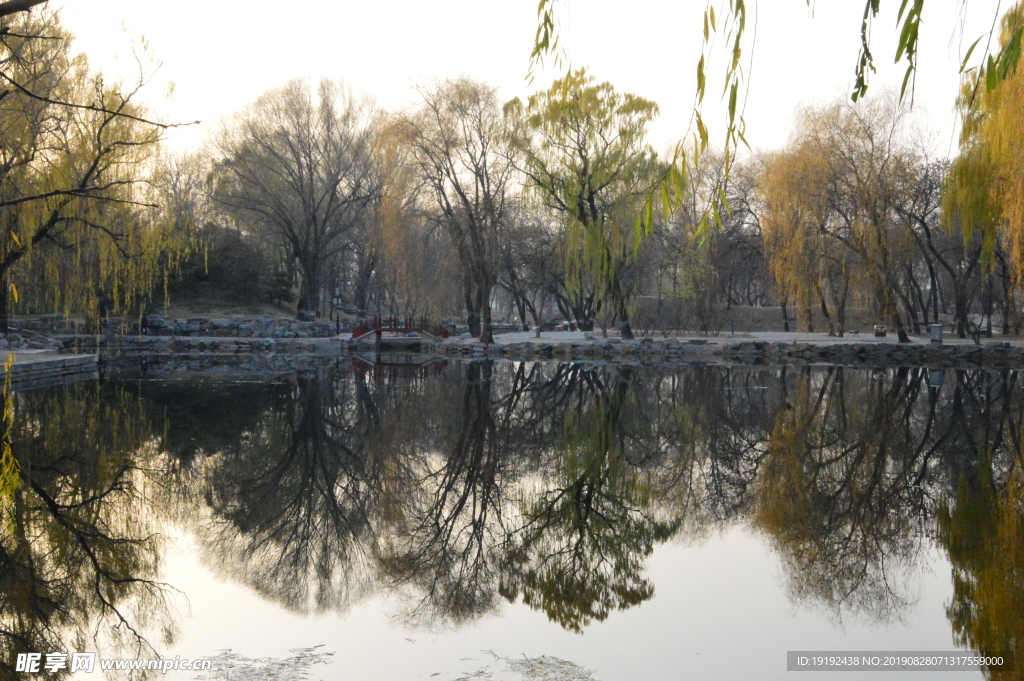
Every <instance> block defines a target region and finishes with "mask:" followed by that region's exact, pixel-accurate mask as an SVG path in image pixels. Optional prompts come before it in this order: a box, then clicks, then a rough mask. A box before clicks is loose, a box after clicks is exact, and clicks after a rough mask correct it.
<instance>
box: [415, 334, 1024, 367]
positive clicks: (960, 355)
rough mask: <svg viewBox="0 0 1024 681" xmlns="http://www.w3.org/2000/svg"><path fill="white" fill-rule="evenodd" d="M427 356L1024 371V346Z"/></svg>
mask: <svg viewBox="0 0 1024 681" xmlns="http://www.w3.org/2000/svg"><path fill="white" fill-rule="evenodd" d="M424 349H425V350H427V351H430V352H434V353H437V354H441V355H445V356H449V357H462V358H470V359H472V358H483V357H501V358H506V359H517V360H535V359H553V360H561V361H571V360H578V361H611V362H615V361H620V362H623V361H624V362H702V363H703V362H727V363H737V364H840V365H859V366H899V365H907V366H936V367H946V366H948V367H993V368H1008V367H1024V345H1020V344H1010V343H1005V342H988V343H984V344H982V345H975V344H973V343H972V344H943V343H934V344H925V343H911V344H899V343H879V342H869V343H856V342H843V343H827V342H823V343H800V342H768V341H742V340H739V339H735V340H733V339H729V340H726V339H719V340H714V341H709V340H704V339H690V340H687V339H679V338H670V339H653V338H642V339H638V340H633V341H619V340H617V339H612V340H597V339H594V340H580V341H554V342H541V341H523V342H514V343H494V344H491V345H483V344H480V343H467V342H464V341H454V342H453V341H444V342H439V343H436V344H433V345H431V346H427V347H425V348H424Z"/></svg>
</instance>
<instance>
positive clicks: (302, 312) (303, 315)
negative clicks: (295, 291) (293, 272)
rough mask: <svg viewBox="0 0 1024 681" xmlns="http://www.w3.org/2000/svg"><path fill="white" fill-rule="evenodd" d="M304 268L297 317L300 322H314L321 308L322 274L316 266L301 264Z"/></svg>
mask: <svg viewBox="0 0 1024 681" xmlns="http://www.w3.org/2000/svg"><path fill="white" fill-rule="evenodd" d="M300 265H301V266H302V287H301V289H300V293H299V303H298V305H297V306H296V308H297V309H296V315H295V316H296V317H297V318H298V319H299V320H300V321H312V319H310V317H312V318H313V319H315V318H316V311H317V309H318V308H319V307H320V276H319V275H320V273H319V271H318V268H317V266H316V265H315V264H312V263H300Z"/></svg>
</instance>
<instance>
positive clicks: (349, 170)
mask: <svg viewBox="0 0 1024 681" xmlns="http://www.w3.org/2000/svg"><path fill="white" fill-rule="evenodd" d="M368 109H369V106H368V103H367V102H366V101H365V100H362V99H359V98H356V97H355V96H353V95H352V93H351V92H350V91H349V90H348V89H346V88H345V87H344V86H343V85H341V84H339V83H336V82H332V81H329V80H322V81H321V82H320V84H319V86H318V87H317V89H316V92H315V93H314V91H313V89H312V88H311V86H310V84H309V83H308V82H306V81H303V80H292V81H290V82H288V83H287V84H285V85H284V86H283V87H280V88H277V89H274V90H270V91H268V92H267V93H265V94H264V95H263V96H262V97H260V98H259V99H258V100H256V102H255V103H254V104H252V105H250V106H249V107H247V108H246V109H244V110H243V111H242V112H241V113H239V114H238V115H236V116H235V117H234V118H233V119H232V120H231V121H229V122H228V123H227V124H226V125H225V126H224V127H223V129H222V130H221V133H220V136H219V139H218V140H217V142H216V150H217V154H218V157H219V158H218V162H217V170H216V171H215V172H216V186H215V189H214V196H215V199H216V201H217V202H218V203H219V204H220V205H221V206H222V207H224V208H225V209H226V210H227V211H228V212H229V214H231V215H233V216H234V217H235V219H236V220H238V221H239V222H240V223H243V226H245V227H248V228H252V229H255V230H262V231H264V232H265V233H266V234H267V235H268V236H270V237H271V238H274V239H277V240H279V242H280V243H281V244H282V245H283V246H284V247H285V248H286V249H287V251H288V252H289V253H290V257H291V258H292V259H294V262H295V263H296V265H297V267H298V271H299V273H300V274H301V276H302V285H301V289H300V294H299V304H298V316H299V318H300V319H307V320H311V319H313V318H315V316H316V310H317V308H318V307H319V303H320V291H321V288H322V287H323V286H324V285H325V284H326V283H327V280H328V278H329V277H328V272H327V270H328V268H329V264H330V263H331V262H332V261H335V260H336V259H337V258H338V256H339V255H340V254H341V253H342V252H344V251H345V250H346V249H347V248H348V246H349V245H350V241H351V238H352V235H353V231H354V230H355V228H356V227H357V226H359V225H360V224H361V223H362V221H364V220H366V219H369V216H370V215H371V214H372V209H373V207H374V205H375V202H376V201H377V199H378V195H379V186H380V178H379V173H378V172H377V170H376V168H375V164H374V162H373V155H372V152H371V144H370V137H371V133H370V128H369V125H368V121H367V116H366V114H367V113H368Z"/></svg>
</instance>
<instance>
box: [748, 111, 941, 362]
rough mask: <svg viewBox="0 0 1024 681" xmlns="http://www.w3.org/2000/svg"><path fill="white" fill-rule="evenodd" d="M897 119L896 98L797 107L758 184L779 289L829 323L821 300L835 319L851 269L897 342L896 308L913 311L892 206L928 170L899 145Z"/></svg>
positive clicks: (904, 243)
mask: <svg viewBox="0 0 1024 681" xmlns="http://www.w3.org/2000/svg"><path fill="white" fill-rule="evenodd" d="M905 112H906V109H905V108H904V107H902V106H901V105H900V104H899V102H898V101H897V100H896V99H895V98H887V99H882V100H876V101H873V102H868V103H864V102H862V103H860V104H856V105H854V104H847V103H845V102H839V103H835V104H832V105H829V106H823V107H810V108H807V109H805V110H804V111H803V112H802V113H801V117H800V122H799V124H798V129H799V133H798V134H797V135H796V136H795V137H794V138H793V140H792V142H791V143H790V146H789V147H788V149H787V150H786V152H785V153H784V154H782V155H780V156H779V157H777V161H776V165H777V167H776V168H775V170H774V176H773V173H772V172H770V173H768V178H769V182H768V183H767V187H768V195H769V197H774V198H772V199H771V200H769V202H768V204H767V207H768V214H769V219H768V223H769V225H770V226H772V225H774V227H775V232H776V234H775V236H774V237H773V239H772V240H771V241H773V243H774V244H775V245H774V247H773V248H771V249H770V250H771V252H772V258H773V269H774V270H775V271H776V273H777V277H778V278H779V283H780V284H781V285H783V287H784V288H785V287H787V286H788V287H789V289H790V290H791V291H792V292H793V293H798V294H799V295H802V296H804V302H805V304H807V301H808V300H814V299H817V301H818V302H819V303H820V304H821V305H822V310H823V312H824V313H825V316H826V318H828V319H829V321H830V324H832V315H831V314H830V313H829V311H828V308H827V305H826V301H827V299H828V298H832V300H833V301H834V304H835V309H836V311H838V312H840V313H841V311H842V308H843V307H844V306H845V299H846V295H847V292H848V290H849V287H850V283H851V273H852V272H853V271H854V270H856V274H857V279H860V280H861V281H862V282H863V283H864V285H865V287H866V290H865V291H864V293H865V295H866V296H868V297H870V298H871V299H873V300H874V301H875V304H876V308H877V310H878V313H879V315H880V316H881V317H882V318H883V319H884V320H885V321H888V322H890V323H891V324H892V326H893V327H894V328H895V330H896V333H897V335H898V337H899V340H900V342H904V343H905V342H909V340H910V337H909V336H908V335H907V331H906V324H905V322H904V314H903V312H902V311H901V308H902V309H903V310H910V308H911V304H912V303H911V300H910V298H909V295H908V291H907V290H906V289H907V286H906V281H905V277H906V271H907V263H908V261H909V260H910V258H911V257H912V255H913V248H914V241H913V235H912V226H911V225H910V224H909V223H908V220H907V218H906V217H905V216H904V215H902V214H901V211H900V210H899V208H900V207H901V204H902V199H901V194H902V193H904V192H905V191H907V188H908V186H909V183H913V182H916V181H917V178H918V177H919V176H920V174H921V173H920V169H921V168H924V167H926V165H927V164H926V163H925V162H924V159H922V158H921V156H920V154H918V153H917V151H916V150H915V148H914V147H913V146H912V145H911V144H909V143H908V142H907V141H906V140H907V138H906V135H904V132H903V122H904V120H905ZM773 216H774V217H773ZM794 220H796V222H794ZM805 220H806V221H808V222H807V223H806V224H803V225H802V226H797V227H795V228H794V225H795V224H796V225H799V223H800V222H802V221H805ZM787 221H788V222H789V223H790V224H789V226H788V227H787V226H786V222H787ZM786 230H788V232H787V231H786ZM800 268H805V269H807V268H810V269H812V270H814V271H812V272H807V271H801V270H800ZM830 282H831V283H830ZM840 321H841V320H840Z"/></svg>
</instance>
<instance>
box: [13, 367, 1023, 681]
mask: <svg viewBox="0 0 1024 681" xmlns="http://www.w3.org/2000/svg"><path fill="white" fill-rule="evenodd" d="M1021 382H1022V381H1021V377H1020V376H1018V375H1017V374H1016V373H1015V372H1004V373H993V372H983V371H952V370H947V371H945V372H944V373H939V372H935V371H932V372H930V373H929V371H928V370H926V369H915V368H910V369H889V370H886V371H872V370H860V369H850V368H839V367H815V368H801V369H796V368H793V367H787V368H783V367H731V368H727V367H722V366H679V367H646V366H645V367H641V366H592V365H574V364H555V363H519V364H517V363H509V362H495V363H491V362H477V363H450V364H435V365H432V366H430V367H426V368H422V369H410V368H383V369H380V368H378V369H375V370H374V369H369V368H367V367H366V366H365V365H364V364H360V363H357V364H356V365H353V364H351V363H347V362H346V363H341V364H339V365H337V366H336V367H332V368H329V369H321V370H318V371H310V372H306V373H299V374H297V375H293V376H289V377H285V378H283V379H275V380H267V381H251V380H248V381H242V380H233V379H231V378H230V377H227V376H223V375H221V376H212V375H209V376H205V377H192V378H188V377H186V378H181V379H170V378H167V377H163V378H160V377H156V378H154V377H151V376H150V377H143V378H120V379H108V380H106V381H104V382H101V383H88V384H73V385H67V386H60V387H56V388H51V389H47V390H41V391H35V392H25V393H21V394H19V395H18V396H17V404H16V407H17V416H16V419H15V426H14V427H15V433H14V448H15V452H16V454H17V456H18V458H19V460H20V462H21V466H22V470H23V476H24V484H23V485H22V488H21V490H20V491H19V492H18V493H17V495H16V497H15V499H14V503H13V505H12V507H11V513H10V514H9V516H10V521H9V527H8V528H6V532H5V534H4V535H3V544H2V549H0V645H2V647H3V650H2V651H0V677H3V678H7V677H8V676H10V677H12V678H17V676H15V675H14V673H13V671H11V670H10V668H8V669H7V670H6V671H5V670H4V668H3V667H2V665H10V664H11V663H12V662H13V660H14V658H15V655H16V653H18V652H25V651H28V652H50V651H68V652H70V651H74V650H90V651H91V650H97V651H99V652H100V654H101V656H107V657H120V656H124V657H131V658H136V657H146V658H148V657H156V656H158V655H163V656H169V657H173V656H175V655H180V656H181V657H183V658H197V657H213V656H216V655H218V654H220V655H221V657H220V658H219V662H220V663H225V662H229V661H230V662H231V663H232V664H233V665H234V667H233V668H232V669H234V671H230V670H227V669H226V668H224V669H222V670H221V671H220V672H216V673H213V674H209V673H204V674H196V673H192V672H188V673H186V672H180V673H177V674H175V673H173V672H172V673H169V674H167V675H166V676H162V678H166V679H192V678H204V679H205V678H210V679H216V678H231V679H236V678H237V679H242V678H246V679H248V678H270V677H273V678H279V679H292V678H296V679H297V678H301V675H300V672H301V671H302V669H304V668H305V667H306V666H308V664H309V663H311V662H316V664H313V665H312V666H309V667H308V672H309V674H310V678H313V679H323V680H324V681H329V680H332V681H333V680H343V679H344V680H348V679H354V680H363V679H366V680H377V679H380V680H382V681H391V680H394V681H400V680H407V679H438V680H439V681H453V680H455V679H524V678H525V679H530V678H536V679H540V678H546V679H573V680H575V679H581V680H582V679H591V678H593V679H599V680H600V681H627V680H628V681H631V680H633V679H748V678H749V679H783V678H788V677H791V676H793V675H794V673H793V672H787V671H786V651H787V650H936V651H938V650H946V651H951V650H958V649H962V650H980V651H983V652H985V653H987V654H991V653H1000V652H1005V651H1018V652H1019V650H1020V647H1021V646H1022V643H1021V640H1022V636H1021V634H1022V632H1024V503H1022V494H1021V491H1022V478H1021V473H1020V468H1021V467H1020V464H1021V461H1022V460H1021V437H1022V434H1021V427H1022V422H1021V418H1022V416H1024V394H1022V386H1021ZM320 644H322V645H321V647H319V648H316V649H315V650H314V651H311V652H307V653H297V652H289V651H290V650H292V651H294V650H297V649H303V648H310V647H313V646H317V645H320ZM224 649H231V651H232V653H231V654H230V656H229V655H228V654H226V653H221V651H222V650H224ZM327 653H333V655H328V654H327ZM542 656H549V657H547V658H543V659H538V658H541V657H542ZM257 658H273V659H270V660H263V661H258V660H257ZM552 658H559V659H560V660H565V661H571V662H572V663H574V664H575V665H579V667H582V668H586V669H587V670H590V671H589V673H588V672H584V671H583V670H582V669H579V668H574V667H571V666H570V665H569V664H568V662H565V663H563V662H557V661H555V660H553V659H552ZM530 665H533V666H532V667H531V666H530ZM218 666H220V665H218ZM260 669H262V670H263V671H262V672H259V671H258V670H260ZM531 669H533V670H534V671H532V672H531V671H530V670H531ZM260 673H264V674H265V676H260ZM531 674H532V675H531ZM543 674H548V676H544V675H543ZM1014 674H1019V672H1012V673H1010V674H1004V675H1000V674H999V673H990V672H987V671H985V672H983V671H975V672H962V673H955V674H943V675H940V676H941V677H942V678H956V679H965V680H966V679H981V678H995V679H1002V678H1006V679H1010V678H1019V677H1018V676H1016V675H1014ZM101 676H102V675H101V674H100V673H99V672H97V673H96V674H84V675H80V678H83V679H95V678H101ZM158 677H159V675H158ZM798 677H799V678H816V677H824V678H828V679H834V680H836V681H838V680H840V679H846V678H849V679H869V678H870V679H875V678H893V679H912V678H934V677H935V675H934V674H932V675H928V674H924V673H906V672H904V673H892V674H889V675H885V674H876V673H864V672H860V673H849V674H842V673H829V674H822V675H815V674H807V673H804V674H799V675H798Z"/></svg>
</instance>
